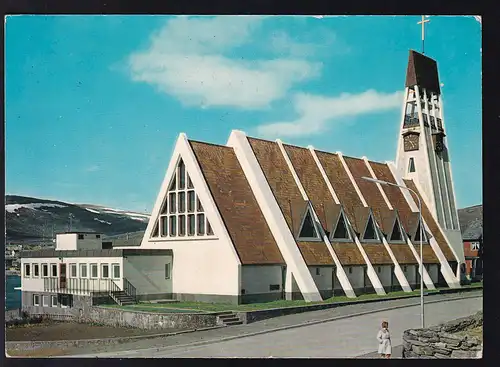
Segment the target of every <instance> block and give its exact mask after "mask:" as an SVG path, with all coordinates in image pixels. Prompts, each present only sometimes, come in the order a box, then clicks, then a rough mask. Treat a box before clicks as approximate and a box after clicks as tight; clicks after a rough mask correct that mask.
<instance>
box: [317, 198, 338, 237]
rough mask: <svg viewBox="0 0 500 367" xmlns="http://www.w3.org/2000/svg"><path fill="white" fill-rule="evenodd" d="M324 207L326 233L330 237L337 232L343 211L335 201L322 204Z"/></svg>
mask: <svg viewBox="0 0 500 367" xmlns="http://www.w3.org/2000/svg"><path fill="white" fill-rule="evenodd" d="M322 206H323V211H324V213H325V223H326V233H327V234H328V235H330V234H331V233H332V232H333V231H334V230H335V226H336V225H337V221H338V220H339V215H340V211H341V210H342V209H341V206H340V205H339V204H336V203H335V202H334V201H333V200H331V201H328V202H325V203H322Z"/></svg>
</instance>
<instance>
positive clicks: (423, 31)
mask: <svg viewBox="0 0 500 367" xmlns="http://www.w3.org/2000/svg"><path fill="white" fill-rule="evenodd" d="M428 22H430V20H429V19H425V16H424V15H422V20H421V21H420V22H417V24H422V54H424V53H425V52H424V40H425V23H428Z"/></svg>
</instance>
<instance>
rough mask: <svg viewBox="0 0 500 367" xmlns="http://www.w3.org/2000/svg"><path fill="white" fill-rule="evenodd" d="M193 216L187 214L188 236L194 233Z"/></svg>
mask: <svg viewBox="0 0 500 367" xmlns="http://www.w3.org/2000/svg"><path fill="white" fill-rule="evenodd" d="M194 220H195V217H194V214H189V215H188V235H189V236H194V234H195V222H194Z"/></svg>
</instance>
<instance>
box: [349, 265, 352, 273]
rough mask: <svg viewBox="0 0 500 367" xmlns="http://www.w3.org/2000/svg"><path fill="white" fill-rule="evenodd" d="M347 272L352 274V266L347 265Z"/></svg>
mask: <svg viewBox="0 0 500 367" xmlns="http://www.w3.org/2000/svg"><path fill="white" fill-rule="evenodd" d="M349 274H352V266H349Z"/></svg>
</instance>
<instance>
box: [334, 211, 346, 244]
mask: <svg viewBox="0 0 500 367" xmlns="http://www.w3.org/2000/svg"><path fill="white" fill-rule="evenodd" d="M333 239H343V240H348V239H349V232H348V230H347V224H346V222H345V218H344V215H343V214H342V213H341V214H340V218H339V221H338V223H337V227H336V228H335V232H334V233H333Z"/></svg>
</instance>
